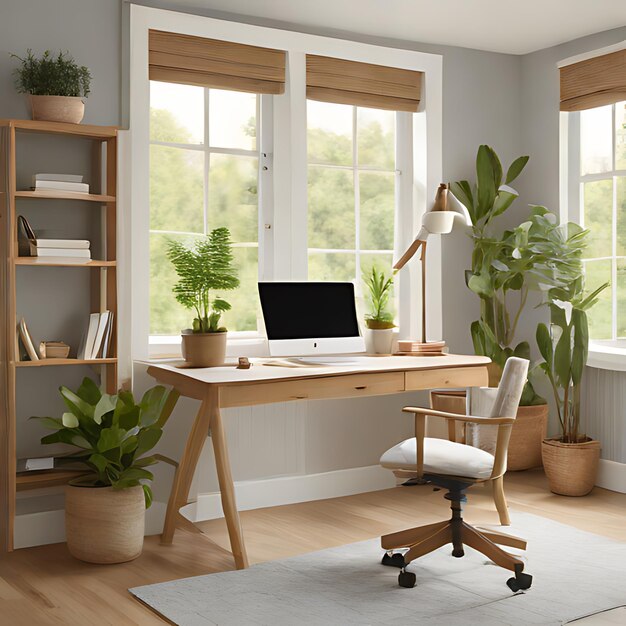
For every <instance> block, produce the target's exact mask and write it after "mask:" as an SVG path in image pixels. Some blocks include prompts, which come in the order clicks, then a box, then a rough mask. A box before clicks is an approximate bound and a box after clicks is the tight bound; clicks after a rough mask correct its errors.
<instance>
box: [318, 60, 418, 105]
mask: <svg viewBox="0 0 626 626" xmlns="http://www.w3.org/2000/svg"><path fill="white" fill-rule="evenodd" d="M421 85H422V72H415V71H412V70H404V69H398V68H396V67H386V66H384V65H371V64H370V63H358V62H356V61H346V60H344V59H335V58H331V57H322V56H316V55H312V54H307V56H306V96H307V98H309V99H311V100H321V101H322V102H334V103H336V104H352V105H356V106H363V107H372V108H376V109H390V110H392V111H413V112H414V111H417V107H418V105H419V102H420V91H421Z"/></svg>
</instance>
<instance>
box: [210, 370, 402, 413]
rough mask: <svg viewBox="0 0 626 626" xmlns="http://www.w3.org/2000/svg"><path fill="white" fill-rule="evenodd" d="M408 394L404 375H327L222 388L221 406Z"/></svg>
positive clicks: (387, 373)
mask: <svg viewBox="0 0 626 626" xmlns="http://www.w3.org/2000/svg"><path fill="white" fill-rule="evenodd" d="M402 391H404V372H383V373H381V374H348V375H346V376H323V377H319V378H309V379H306V380H286V381H280V382H269V383H255V384H250V385H233V386H228V387H222V389H221V393H220V406H222V407H233V406H252V405H254V404H269V403H271V402H288V401H289V400H323V399H326V398H355V397H359V396H382V395H385V394H391V393H401V392H402Z"/></svg>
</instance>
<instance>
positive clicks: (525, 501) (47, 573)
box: [0, 471, 626, 626]
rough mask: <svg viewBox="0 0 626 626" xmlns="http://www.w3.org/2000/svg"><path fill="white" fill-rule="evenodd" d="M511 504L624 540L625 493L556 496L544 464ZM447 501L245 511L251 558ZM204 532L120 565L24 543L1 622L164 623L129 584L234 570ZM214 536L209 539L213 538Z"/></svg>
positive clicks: (440, 507)
mask: <svg viewBox="0 0 626 626" xmlns="http://www.w3.org/2000/svg"><path fill="white" fill-rule="evenodd" d="M505 487H506V492H507V496H508V499H509V505H510V507H511V508H512V509H514V510H518V511H527V512H529V513H534V514H536V515H543V516H545V517H549V518H551V519H554V520H557V521H560V522H564V523H566V524H570V525H571V526H575V527H577V528H580V529H583V530H587V531H591V532H595V533H598V534H602V535H606V536H608V537H612V538H614V539H618V540H621V541H626V524H624V517H625V512H626V494H617V493H614V492H610V491H605V490H602V489H597V488H596V489H595V490H594V491H593V493H592V494H591V495H589V496H587V497H585V498H565V497H559V496H555V495H553V494H551V493H550V492H549V491H548V489H547V487H546V482H545V478H544V476H543V473H542V472H540V471H530V472H517V473H509V474H507V476H506V478H505ZM447 504H448V503H447V501H446V500H444V499H443V497H442V493H441V492H438V493H435V492H433V490H432V488H431V487H428V486H421V487H410V488H407V487H398V488H396V489H389V490H386V491H377V492H373V493H367V494H361V495H357V496H349V497H344V498H335V499H332V500H323V501H317V502H307V503H303V504H293V505H288V506H282V507H274V508H269V509H262V510H257V511H246V512H244V513H242V524H243V529H244V534H245V537H246V541H247V546H248V554H249V556H250V561H251V563H257V562H260V561H265V560H269V559H279V558H283V557H286V556H292V555H296V554H302V553H305V552H309V551H312V550H320V549H323V548H328V547H331V546H336V545H342V544H346V543H350V542H353V541H360V540H363V539H369V538H372V537H377V536H380V535H381V534H385V533H389V532H394V531H397V530H402V529H404V528H409V527H411V526H416V525H419V524H421V523H429V522H434V521H439V520H441V519H444V518H445V517H447V515H448V507H447ZM464 515H465V518H466V519H467V521H468V522H470V523H474V524H478V523H489V524H497V523H498V518H497V515H496V512H495V509H494V507H493V501H492V500H491V498H490V493H489V490H488V488H484V487H480V486H477V487H474V488H473V489H472V490H471V491H470V492H469V503H468V505H467V507H466V509H465V514H464ZM202 528H203V530H204V532H205V533H206V535H202V534H191V533H188V532H183V531H178V532H177V534H176V537H175V539H174V545H173V546H170V547H163V546H161V545H159V542H158V537H149V538H147V539H146V543H145V548H144V553H143V555H142V556H141V557H140V558H139V559H137V560H135V561H133V562H131V563H126V564H121V565H108V566H96V565H89V564H86V563H81V562H79V561H76V560H74V559H72V558H71V557H70V556H69V554H68V553H67V550H66V548H65V545H64V544H57V545H53V546H42V547H38V548H29V549H24V550H18V551H16V552H13V553H12V554H9V555H5V556H3V557H2V558H0V625H1V626H5V625H6V626H45V625H48V624H58V625H60V624H63V625H64V626H74V625H76V626H79V625H80V626H86V625H89V626H96V625H97V626H99V625H100V624H111V625H114V626H125V625H130V624H139V625H141V626H144V625H147V626H150V625H152V624H164V623H165V622H163V621H162V620H161V619H160V618H158V617H157V616H156V615H154V614H153V613H152V612H151V611H150V610H149V609H147V608H146V607H144V606H143V605H141V604H140V603H139V602H137V601H136V600H134V599H133V598H132V597H131V596H130V594H129V593H128V592H127V589H128V588H129V587H134V586H138V585H145V584H150V583H156V582H163V581H166V580H172V579H176V578H183V577H186V576H196V575H199V574H206V573H209V572H218V571H224V570H228V569H233V561H232V558H231V556H230V554H229V553H228V552H227V551H226V550H225V549H224V548H225V547H227V546H228V540H227V534H226V527H225V525H224V523H223V521H222V520H214V521H210V522H204V523H203V524H202ZM208 537H210V539H209V538H208Z"/></svg>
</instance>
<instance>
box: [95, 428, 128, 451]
mask: <svg viewBox="0 0 626 626" xmlns="http://www.w3.org/2000/svg"><path fill="white" fill-rule="evenodd" d="M125 434H126V431H124V430H122V429H121V428H118V427H117V426H112V427H111V428H103V429H102V430H101V431H100V439H99V440H98V451H99V452H106V451H107V450H112V449H113V448H118V447H119V446H120V445H121V443H122V440H123V439H124V436H125Z"/></svg>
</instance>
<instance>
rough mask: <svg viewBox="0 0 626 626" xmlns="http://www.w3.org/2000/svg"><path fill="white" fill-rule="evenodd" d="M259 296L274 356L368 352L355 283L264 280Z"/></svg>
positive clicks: (260, 286) (271, 351)
mask: <svg viewBox="0 0 626 626" xmlns="http://www.w3.org/2000/svg"><path fill="white" fill-rule="evenodd" d="M259 296H260V298H261V309H262V311H263V319H264V320H265V330H266V332H267V338H268V342H269V350H270V354H271V355H272V356H305V355H306V356H308V355H315V354H353V353H356V352H365V341H364V339H363V337H361V333H360V331H359V323H358V321H357V315H356V301H355V297H354V285H353V284H352V283H316V282H306V283H299V282H284V283H282V282H272V283H269V282H267V283H266V282H262V283H259Z"/></svg>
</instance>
